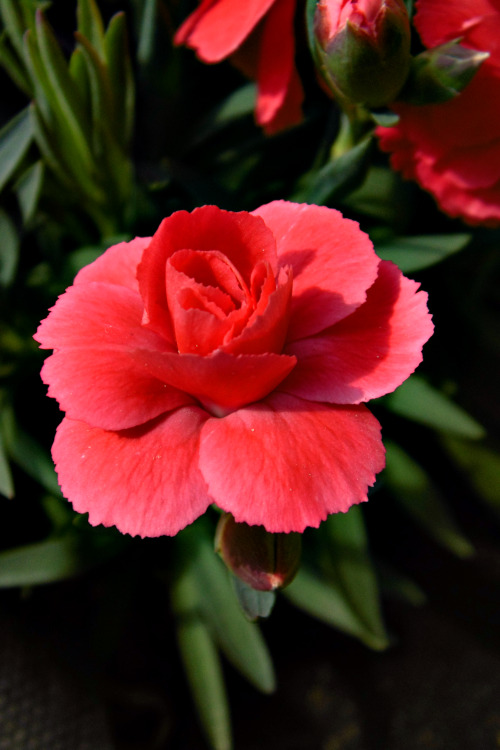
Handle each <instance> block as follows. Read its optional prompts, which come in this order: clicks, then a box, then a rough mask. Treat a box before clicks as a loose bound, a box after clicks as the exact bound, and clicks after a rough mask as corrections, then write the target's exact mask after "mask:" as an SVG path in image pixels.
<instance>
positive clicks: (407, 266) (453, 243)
mask: <svg viewBox="0 0 500 750" xmlns="http://www.w3.org/2000/svg"><path fill="white" fill-rule="evenodd" d="M470 239H471V235H470V234H465V233H463V234H428V235H422V236H418V237H417V236H415V237H396V238H394V239H393V240H391V241H390V242H384V243H380V244H377V243H376V244H375V250H376V252H377V255H379V256H380V257H381V258H382V260H391V261H392V262H393V263H395V264H396V265H397V266H399V268H400V269H401V270H402V271H403V272H404V273H410V272H413V271H420V270H422V269H423V268H428V267H429V266H433V265H435V264H436V263H439V262H440V261H442V260H444V259H445V258H447V257H448V256H450V255H452V254H453V253H456V252H458V251H459V250H462V248H464V247H465V246H466V245H467V244H468V243H469V241H470Z"/></svg>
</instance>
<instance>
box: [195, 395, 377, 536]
mask: <svg viewBox="0 0 500 750" xmlns="http://www.w3.org/2000/svg"><path fill="white" fill-rule="evenodd" d="M199 465H200V469H201V472H202V474H203V476H204V478H205V480H206V482H207V484H208V489H209V492H210V494H211V495H212V497H213V498H214V501H215V502H216V503H217V505H219V506H220V507H221V508H223V509H224V510H226V511H228V512H230V513H232V514H233V516H234V518H235V520H236V521H238V522H246V523H248V524H258V525H262V526H264V527H265V528H266V529H267V531H270V532H290V531H299V532H302V531H304V529H305V528H306V527H307V526H314V527H317V526H319V524H320V522H321V521H324V520H325V518H326V517H327V515H328V514H329V513H338V512H339V511H342V512H345V511H347V510H348V509H349V508H350V506H351V505H353V504H355V503H360V502H363V501H364V500H367V491H368V487H369V486H370V485H372V484H373V482H374V481H375V474H376V473H377V472H378V471H380V470H381V469H382V468H383V467H384V448H383V445H382V441H381V439H380V425H379V423H378V422H377V420H376V419H375V417H373V416H372V414H370V412H369V411H368V410H367V409H366V408H365V407H363V406H360V407H349V406H336V407H333V406H326V405H325V404H313V403H309V402H307V401H303V400H302V399H296V398H294V397H293V396H287V395H283V394H276V395H274V396H272V397H270V398H268V399H266V401H265V402H264V403H260V404H255V405H252V406H249V407H247V408H246V409H240V410H239V411H236V412H234V413H232V414H229V415H228V416H227V417H224V418H223V419H211V420H209V421H208V422H207V423H206V424H205V425H204V427H203V430H202V437H201V442H200V463H199Z"/></svg>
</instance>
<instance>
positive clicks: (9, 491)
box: [0, 435, 15, 500]
mask: <svg viewBox="0 0 500 750" xmlns="http://www.w3.org/2000/svg"><path fill="white" fill-rule="evenodd" d="M0 494H2V495H3V496H4V497H6V498H8V499H9V500H12V498H13V497H14V494H15V493H14V482H13V481H12V474H11V471H10V467H9V462H8V460H7V456H6V454H5V450H4V447H3V441H2V436H1V435H0Z"/></svg>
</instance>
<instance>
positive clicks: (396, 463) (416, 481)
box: [384, 441, 474, 557]
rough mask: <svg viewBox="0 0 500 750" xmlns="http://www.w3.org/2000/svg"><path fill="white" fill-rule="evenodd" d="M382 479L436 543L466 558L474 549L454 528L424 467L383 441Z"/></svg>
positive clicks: (399, 448)
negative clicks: (384, 461)
mask: <svg viewBox="0 0 500 750" xmlns="http://www.w3.org/2000/svg"><path fill="white" fill-rule="evenodd" d="M386 460H387V463H386V468H385V471H384V479H385V481H386V484H387V488H388V489H389V491H390V492H391V494H392V495H393V496H394V497H395V498H396V499H397V501H398V503H399V504H400V505H401V507H402V508H404V510H405V511H406V512H407V513H408V514H409V515H410V516H411V517H412V518H413V520H414V521H415V522H416V523H418V524H419V526H420V527H421V528H423V529H424V530H425V531H426V532H427V534H428V535H429V536H430V537H431V538H432V539H434V540H435V541H436V542H438V543H439V544H441V545H442V546H444V547H445V548H447V549H449V550H450V551H451V552H453V553H454V554H455V555H457V556H458V557H470V556H471V555H472V554H474V548H473V547H472V545H471V543H470V542H469V540H468V539H467V538H466V537H465V536H464V535H463V533H462V532H461V530H460V529H459V528H458V526H457V523H456V521H455V519H454V518H453V516H452V515H451V513H450V511H449V509H448V506H447V505H446V503H445V502H444V500H443V498H442V497H441V494H440V492H439V491H438V490H437V488H436V487H435V486H434V484H433V483H432V481H431V479H430V478H429V476H428V475H427V473H426V472H425V471H424V469H423V468H422V467H421V466H420V465H419V464H418V463H417V462H416V461H414V459H413V458H411V457H410V456H409V455H408V454H407V453H405V451H403V449H402V448H401V447H400V446H399V445H396V444H395V443H392V442H390V441H388V442H387V443H386Z"/></svg>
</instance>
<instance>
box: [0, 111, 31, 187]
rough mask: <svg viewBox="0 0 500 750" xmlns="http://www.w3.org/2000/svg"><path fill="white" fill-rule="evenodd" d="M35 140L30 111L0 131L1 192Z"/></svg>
mask: <svg viewBox="0 0 500 750" xmlns="http://www.w3.org/2000/svg"><path fill="white" fill-rule="evenodd" d="M32 140H33V123H32V121H31V118H30V116H29V110H28V109H23V110H22V111H21V112H19V114H17V115H16V116H15V117H13V118H12V120H10V122H8V123H7V125H5V126H4V127H3V128H2V130H0V191H1V190H3V188H4V186H5V184H6V183H7V181H8V180H9V179H10V178H11V177H12V175H13V174H14V172H15V171H16V169H18V167H19V165H20V164H21V162H22V160H23V159H24V157H25V155H26V153H27V151H28V149H29V147H30V144H31V142H32Z"/></svg>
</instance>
